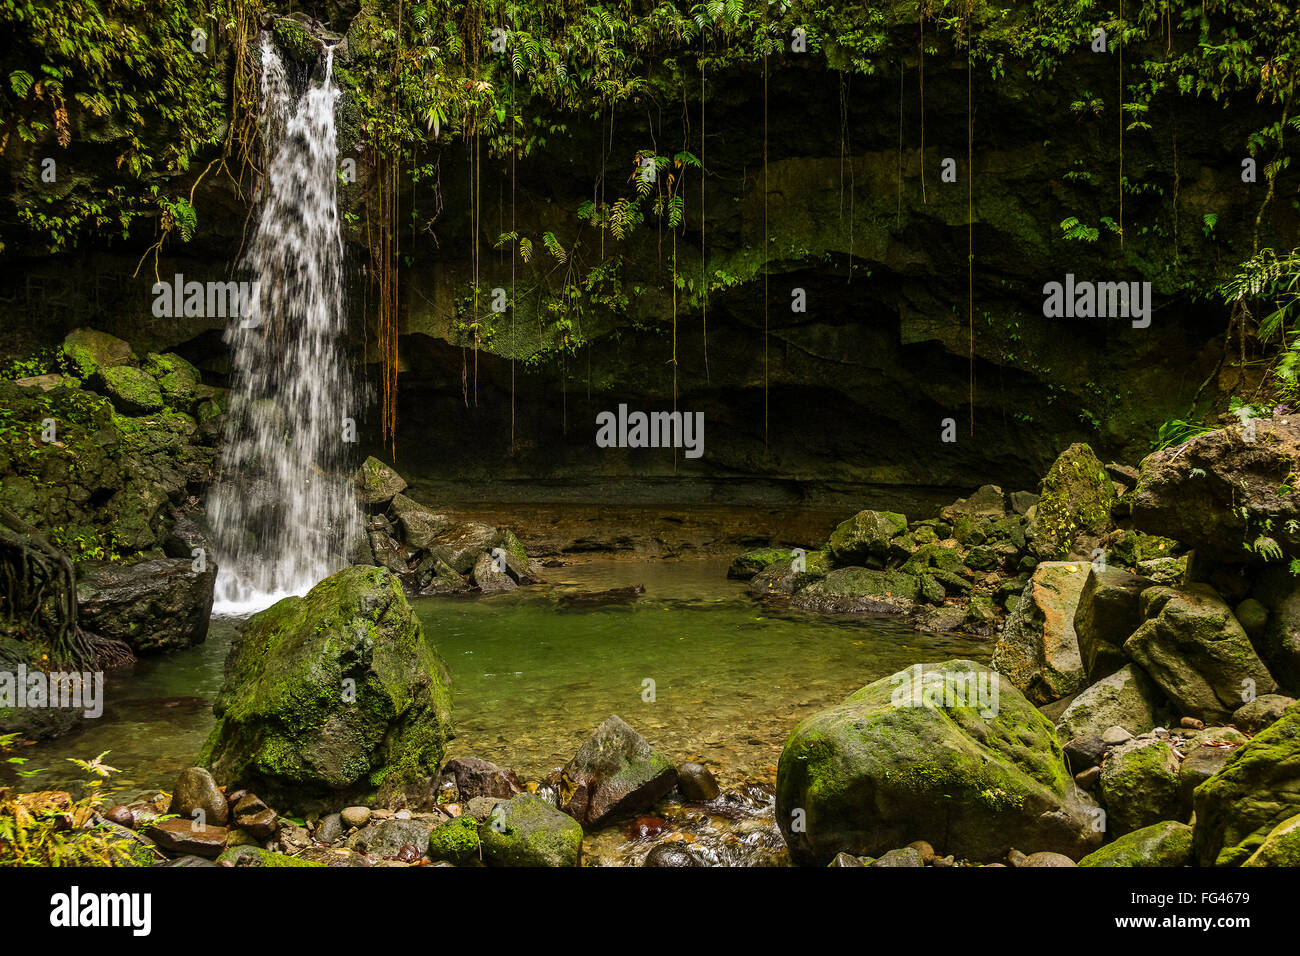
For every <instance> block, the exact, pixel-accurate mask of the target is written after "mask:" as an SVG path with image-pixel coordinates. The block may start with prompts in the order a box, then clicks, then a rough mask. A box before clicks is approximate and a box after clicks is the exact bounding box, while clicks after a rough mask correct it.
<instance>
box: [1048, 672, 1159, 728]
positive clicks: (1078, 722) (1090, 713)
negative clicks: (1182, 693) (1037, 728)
mask: <svg viewBox="0 0 1300 956" xmlns="http://www.w3.org/2000/svg"><path fill="white" fill-rule="evenodd" d="M1159 697H1160V695H1159V691H1158V690H1157V689H1156V686H1155V685H1154V684H1152V683H1151V679H1150V678H1148V677H1147V675H1146V674H1144V673H1143V672H1142V669H1141V668H1140V667H1137V666H1136V665H1133V664H1126V665H1124V666H1123V667H1121V668H1120V669H1119V670H1117V671H1116V672H1115V673H1113V674H1111V675H1110V676H1109V677H1105V678H1103V679H1102V680H1099V681H1097V683H1095V684H1093V685H1092V686H1091V687H1089V688H1087V689H1086V690H1084V691H1083V692H1082V693H1080V694H1079V696H1077V697H1075V698H1074V700H1073V701H1071V702H1070V706H1069V707H1067V708H1065V712H1064V713H1063V714H1061V717H1060V719H1059V720H1057V722H1056V735H1057V736H1058V737H1059V738H1060V739H1061V740H1073V739H1074V738H1075V737H1088V736H1098V737H1099V736H1101V733H1102V731H1104V730H1105V729H1106V728H1107V727H1115V726H1119V727H1123V728H1124V729H1125V730H1128V731H1131V732H1132V733H1133V734H1135V735H1136V734H1144V733H1146V732H1147V731H1149V730H1153V729H1154V728H1155V726H1156V706H1157V704H1158V702H1159Z"/></svg>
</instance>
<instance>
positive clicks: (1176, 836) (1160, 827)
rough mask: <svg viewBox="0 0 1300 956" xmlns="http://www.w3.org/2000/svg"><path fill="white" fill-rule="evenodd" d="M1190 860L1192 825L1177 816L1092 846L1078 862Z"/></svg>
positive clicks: (1183, 863) (1144, 863) (1150, 863)
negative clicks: (1097, 848)
mask: <svg viewBox="0 0 1300 956" xmlns="http://www.w3.org/2000/svg"><path fill="white" fill-rule="evenodd" d="M1191 862H1192V828H1191V827H1189V826H1188V825H1187V824H1186V823H1179V822H1178V821H1177V820H1162V821H1161V822H1160V823H1153V824H1152V825H1151V826H1149V827H1143V828H1142V829H1140V830H1134V831H1132V832H1131V833H1126V834H1124V835H1123V836H1121V837H1120V838H1119V839H1117V840H1115V842H1113V843H1107V844H1106V845H1105V846H1103V847H1102V848H1101V849H1099V850H1093V851H1092V852H1091V853H1089V854H1088V855H1087V856H1085V857H1084V858H1083V859H1082V860H1080V861H1079V865H1080V866H1187V865H1188V864H1190V863H1191Z"/></svg>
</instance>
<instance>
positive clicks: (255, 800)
mask: <svg viewBox="0 0 1300 956" xmlns="http://www.w3.org/2000/svg"><path fill="white" fill-rule="evenodd" d="M234 816H235V825H236V826H237V827H239V828H240V829H241V830H243V831H245V832H246V833H247V834H248V835H249V836H251V837H252V838H253V839H254V840H269V839H271V837H272V836H274V835H275V831H276V823H277V821H278V820H279V818H280V815H279V814H278V813H276V812H275V811H274V810H272V809H271V808H270V807H268V806H267V805H266V804H265V803H264V802H263V801H262V799H261V797H259V796H258V795H257V794H255V793H246V794H244V796H242V797H240V798H239V800H238V801H237V802H236V803H235V805H234ZM339 835H340V836H342V832H341V830H340V834H339Z"/></svg>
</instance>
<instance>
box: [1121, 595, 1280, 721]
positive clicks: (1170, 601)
mask: <svg viewBox="0 0 1300 956" xmlns="http://www.w3.org/2000/svg"><path fill="white" fill-rule="evenodd" d="M1142 607H1143V610H1144V613H1145V615H1146V618H1147V619H1146V621H1144V622H1143V624H1142V625H1141V626H1140V627H1139V628H1138V629H1137V630H1136V631H1134V632H1133V634H1132V636H1130V637H1129V638H1128V640H1126V641H1125V642H1124V653H1125V654H1126V655H1127V656H1128V657H1129V658H1130V659H1131V660H1133V661H1134V662H1136V663H1137V664H1139V665H1141V667H1142V669H1143V670H1145V671H1146V672H1147V673H1148V674H1149V675H1150V676H1151V679H1152V680H1153V681H1155V683H1156V684H1157V685H1158V686H1159V687H1160V689H1161V690H1162V691H1164V693H1165V696H1167V697H1168V698H1169V699H1170V700H1171V701H1172V702H1173V703H1174V705H1175V706H1176V707H1177V708H1178V709H1179V712H1180V714H1181V715H1182V716H1190V717H1197V718H1200V719H1201V720H1203V721H1205V722H1206V723H1218V724H1222V723H1226V722H1227V721H1228V720H1230V719H1231V718H1232V713H1233V711H1235V710H1236V709H1237V708H1239V707H1240V706H1241V705H1242V703H1243V697H1242V694H1243V692H1245V691H1246V690H1247V689H1249V688H1253V690H1254V692H1255V693H1257V694H1271V693H1273V691H1275V690H1276V689H1277V685H1276V684H1275V683H1274V681H1273V677H1272V675H1270V674H1269V672H1268V668H1267V667H1265V666H1264V662H1263V661H1261V660H1260V659H1259V655H1258V654H1256V653H1255V648H1254V647H1252V646H1251V643H1250V638H1249V637H1247V636H1246V632H1245V630H1243V629H1242V626H1241V625H1240V624H1239V623H1238V622H1237V619H1236V618H1235V617H1233V615H1232V609H1231V608H1229V607H1228V605H1227V604H1226V603H1225V602H1224V600H1223V599H1222V598H1221V597H1219V595H1218V594H1217V593H1216V592H1215V591H1214V590H1213V589H1212V588H1210V587H1209V586H1208V585H1204V584H1192V585H1188V586H1187V587H1184V588H1181V589H1174V588H1165V587H1157V588H1149V589H1148V590H1146V591H1143V592H1142Z"/></svg>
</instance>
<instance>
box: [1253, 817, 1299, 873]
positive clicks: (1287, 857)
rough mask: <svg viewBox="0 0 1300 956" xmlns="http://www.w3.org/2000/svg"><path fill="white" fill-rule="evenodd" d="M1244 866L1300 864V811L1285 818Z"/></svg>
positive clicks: (1271, 831) (1270, 832)
mask: <svg viewBox="0 0 1300 956" xmlns="http://www.w3.org/2000/svg"><path fill="white" fill-rule="evenodd" d="M1241 865H1242V866H1300V813H1298V814H1296V815H1295V816H1293V817H1289V818H1287V819H1286V820H1283V821H1282V822H1281V823H1279V824H1278V825H1277V826H1275V827H1274V828H1273V829H1272V830H1270V831H1269V834H1268V836H1266V837H1265V838H1264V842H1263V843H1262V844H1260V847H1259V849H1258V850H1256V851H1255V852H1254V853H1252V854H1251V856H1250V859H1248V860H1247V861H1246V862H1245V863H1243V864H1241Z"/></svg>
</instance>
